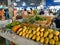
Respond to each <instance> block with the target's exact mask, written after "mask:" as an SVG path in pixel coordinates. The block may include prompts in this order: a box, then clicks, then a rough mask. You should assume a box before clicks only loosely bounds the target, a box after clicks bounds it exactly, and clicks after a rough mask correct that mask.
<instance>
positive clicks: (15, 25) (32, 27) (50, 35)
mask: <svg viewBox="0 0 60 45" xmlns="http://www.w3.org/2000/svg"><path fill="white" fill-rule="evenodd" d="M45 17H46V16H44V17H43V16H41V17H40V16H31V17H29V18H27V19H26V18H25V20H23V22H20V21H17V20H16V21H13V22H11V23H9V24H7V25H6V26H5V27H2V28H1V29H0V36H2V37H4V38H7V39H8V40H10V41H13V42H14V43H16V44H17V45H60V32H59V30H54V29H52V28H49V27H46V25H47V22H49V21H50V20H51V21H52V18H51V17H50V18H49V17H47V18H48V21H47V18H45ZM49 19H50V20H49ZM39 22H40V23H39ZM41 22H42V23H41ZM50 24H51V23H50ZM48 26H50V25H48Z"/></svg>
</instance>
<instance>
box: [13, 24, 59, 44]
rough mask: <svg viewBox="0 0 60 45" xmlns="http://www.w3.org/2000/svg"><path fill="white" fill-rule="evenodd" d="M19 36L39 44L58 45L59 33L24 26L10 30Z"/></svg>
mask: <svg viewBox="0 0 60 45" xmlns="http://www.w3.org/2000/svg"><path fill="white" fill-rule="evenodd" d="M12 30H13V32H16V33H17V34H18V35H19V36H22V37H25V38H28V39H32V40H34V41H37V42H40V43H46V44H50V45H60V32H59V31H54V30H52V29H46V28H43V27H40V26H38V27H33V26H26V25H17V26H14V27H13V28H12Z"/></svg>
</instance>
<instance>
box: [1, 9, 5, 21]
mask: <svg viewBox="0 0 60 45" xmlns="http://www.w3.org/2000/svg"><path fill="white" fill-rule="evenodd" d="M0 17H1V19H2V20H5V16H4V11H3V9H0Z"/></svg>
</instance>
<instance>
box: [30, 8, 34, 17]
mask: <svg viewBox="0 0 60 45" xmlns="http://www.w3.org/2000/svg"><path fill="white" fill-rule="evenodd" d="M30 10H31V12H30V15H31V16H33V15H34V11H33V10H32V8H30Z"/></svg>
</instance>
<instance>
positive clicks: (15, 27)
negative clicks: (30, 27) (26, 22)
mask: <svg viewBox="0 0 60 45" xmlns="http://www.w3.org/2000/svg"><path fill="white" fill-rule="evenodd" d="M20 27H21V26H20V25H16V26H14V27H12V31H13V32H17V31H18V29H19V28H20Z"/></svg>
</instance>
